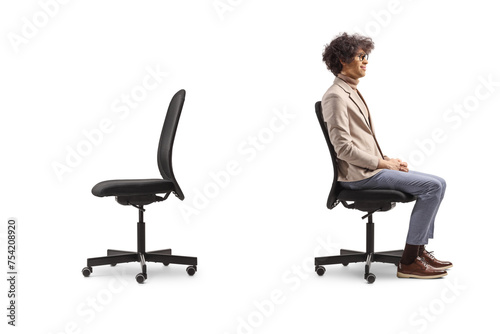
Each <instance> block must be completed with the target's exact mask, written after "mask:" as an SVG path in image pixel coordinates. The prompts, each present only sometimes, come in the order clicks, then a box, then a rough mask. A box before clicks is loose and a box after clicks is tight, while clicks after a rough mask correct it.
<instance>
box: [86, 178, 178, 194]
mask: <svg viewBox="0 0 500 334" xmlns="http://www.w3.org/2000/svg"><path fill="white" fill-rule="evenodd" d="M172 190H174V184H173V183H172V182H170V181H167V180H163V179H138V180H109V181H103V182H99V183H98V184H96V185H95V186H94V187H93V188H92V194H93V195H95V196H98V197H106V196H135V195H149V194H165V193H169V192H171V191H172Z"/></svg>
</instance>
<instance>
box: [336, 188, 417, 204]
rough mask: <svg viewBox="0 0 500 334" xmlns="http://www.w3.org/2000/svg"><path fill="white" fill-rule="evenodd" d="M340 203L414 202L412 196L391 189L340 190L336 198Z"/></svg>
mask: <svg viewBox="0 0 500 334" xmlns="http://www.w3.org/2000/svg"><path fill="white" fill-rule="evenodd" d="M337 198H338V199H339V200H340V201H353V202H400V203H406V202H411V201H414V200H415V199H416V198H415V196H413V195H410V194H407V193H404V192H401V191H398V190H392V189H369V190H349V189H344V190H342V191H341V192H340V193H339V194H338V197H337Z"/></svg>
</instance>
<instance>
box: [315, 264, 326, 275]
mask: <svg viewBox="0 0 500 334" xmlns="http://www.w3.org/2000/svg"><path fill="white" fill-rule="evenodd" d="M315 270H316V274H318V276H323V274H324V273H325V272H326V269H325V267H323V266H316V269H315Z"/></svg>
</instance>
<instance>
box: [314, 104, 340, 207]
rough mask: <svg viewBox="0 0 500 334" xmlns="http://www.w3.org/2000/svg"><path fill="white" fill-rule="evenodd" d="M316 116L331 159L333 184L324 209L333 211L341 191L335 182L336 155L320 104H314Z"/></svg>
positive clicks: (336, 173) (336, 174)
mask: <svg viewBox="0 0 500 334" xmlns="http://www.w3.org/2000/svg"><path fill="white" fill-rule="evenodd" d="M315 107H316V116H317V117H318V121H319V125H320V127H321V130H322V131H323V135H324V136H325V140H326V144H327V145H328V150H329V151H330V156H331V158H332V164H333V182H332V188H331V190H330V194H329V195H328V200H327V202H326V207H327V208H328V209H333V208H334V207H335V206H336V205H337V204H338V202H337V196H338V194H339V192H340V191H341V190H342V188H341V187H340V185H339V184H338V182H337V177H338V166H337V154H336V153H335V149H334V148H333V145H332V142H331V141H330V136H329V135H328V128H327V126H326V123H325V120H324V119H323V110H322V108H321V102H320V101H318V102H316V105H315Z"/></svg>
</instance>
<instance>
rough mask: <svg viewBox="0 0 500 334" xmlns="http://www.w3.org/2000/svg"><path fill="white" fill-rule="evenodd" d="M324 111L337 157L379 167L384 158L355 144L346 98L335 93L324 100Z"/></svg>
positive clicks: (360, 165)
mask: <svg viewBox="0 0 500 334" xmlns="http://www.w3.org/2000/svg"><path fill="white" fill-rule="evenodd" d="M323 111H324V112H323V116H324V119H325V122H326V124H327V127H328V134H329V136H330V141H331V142H332V144H333V146H334V147H335V151H336V153H337V157H338V158H339V159H341V160H344V161H346V162H348V163H350V164H351V165H355V166H358V167H362V168H367V169H371V170H374V169H377V168H379V167H378V166H379V163H380V160H383V159H381V158H380V157H378V156H375V155H372V154H369V153H367V152H365V151H363V150H360V149H359V148H357V147H356V146H354V144H353V139H352V136H351V133H350V129H349V116H348V114H347V104H346V102H345V101H344V99H342V98H341V97H340V96H338V95H335V94H332V95H331V96H328V98H326V99H325V100H324V102H323Z"/></svg>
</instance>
